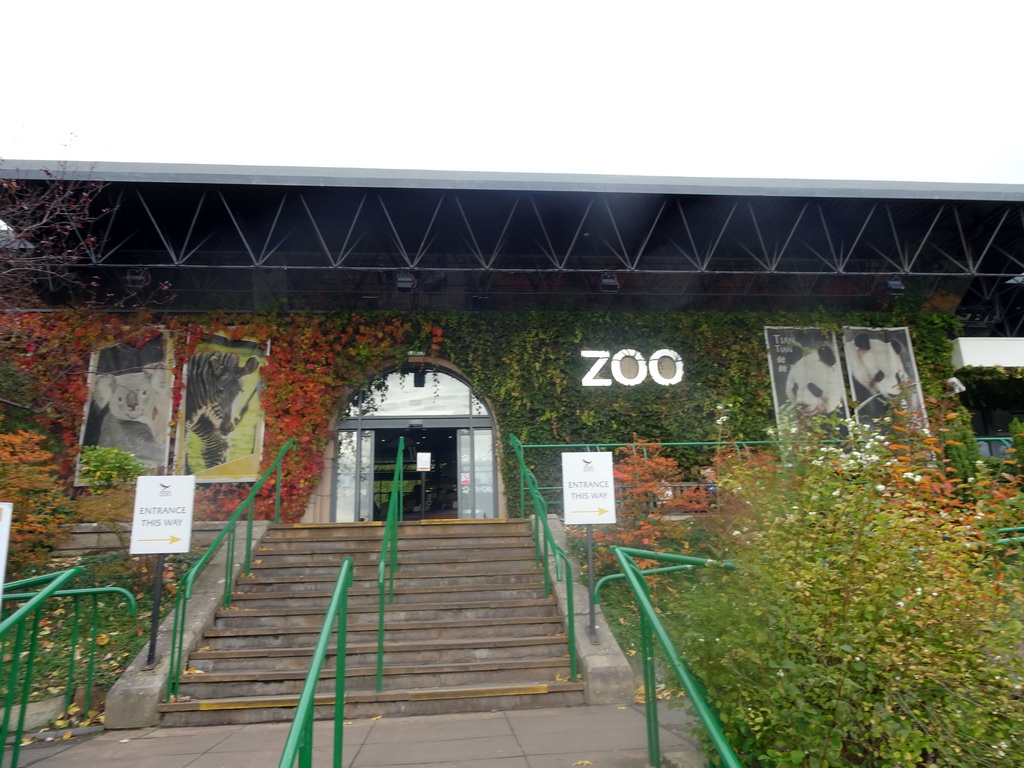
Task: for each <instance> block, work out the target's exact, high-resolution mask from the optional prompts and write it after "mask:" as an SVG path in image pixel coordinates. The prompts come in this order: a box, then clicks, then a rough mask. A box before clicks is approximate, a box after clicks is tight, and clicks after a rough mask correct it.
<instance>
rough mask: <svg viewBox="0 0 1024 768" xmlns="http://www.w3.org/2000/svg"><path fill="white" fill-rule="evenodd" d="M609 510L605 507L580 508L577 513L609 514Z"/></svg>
mask: <svg viewBox="0 0 1024 768" xmlns="http://www.w3.org/2000/svg"><path fill="white" fill-rule="evenodd" d="M608 512H609V510H607V509H604V508H603V507H598V508H597V509H580V510H577V511H576V514H578V515H607V514H608Z"/></svg>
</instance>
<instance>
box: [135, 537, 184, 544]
mask: <svg viewBox="0 0 1024 768" xmlns="http://www.w3.org/2000/svg"><path fill="white" fill-rule="evenodd" d="M138 541H166V542H167V543H168V544H174V543H175V542H178V541H181V539H180V538H179V537H177V536H168V537H167V538H166V539H138Z"/></svg>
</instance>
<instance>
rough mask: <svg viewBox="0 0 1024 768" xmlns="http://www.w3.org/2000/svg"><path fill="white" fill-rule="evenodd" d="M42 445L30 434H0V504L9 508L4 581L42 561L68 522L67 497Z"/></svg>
mask: <svg viewBox="0 0 1024 768" xmlns="http://www.w3.org/2000/svg"><path fill="white" fill-rule="evenodd" d="M43 442H44V438H43V436H42V435H37V434H32V433H30V432H24V431H19V432H17V433H14V434H0V501H6V502H10V503H12V504H13V505H14V517H13V521H12V524H11V540H10V548H9V552H8V561H7V562H8V565H7V572H8V577H12V576H13V577H17V575H18V574H19V573H20V572H21V571H22V570H23V569H24V568H25V567H26V566H29V565H35V564H38V563H41V562H43V561H45V560H46V558H47V556H48V555H49V553H50V550H51V549H52V548H53V546H54V545H55V544H57V543H58V542H59V541H60V540H61V538H62V537H63V536H64V535H65V528H64V524H65V523H66V522H68V520H69V519H70V514H71V513H70V505H69V499H68V497H67V496H66V495H65V494H64V493H62V492H61V490H60V482H59V480H58V478H57V476H56V474H55V472H54V470H53V467H54V461H53V454H52V453H51V452H50V451H48V450H46V448H45V447H44V446H43Z"/></svg>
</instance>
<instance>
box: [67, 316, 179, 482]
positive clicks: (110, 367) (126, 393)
mask: <svg viewBox="0 0 1024 768" xmlns="http://www.w3.org/2000/svg"><path fill="white" fill-rule="evenodd" d="M172 379H173V365H172V357H171V340H170V338H169V337H168V336H167V334H165V333H163V332H162V331H156V332H155V333H154V335H153V337H152V338H151V339H150V340H149V341H148V342H146V343H145V344H143V345H142V346H139V347H136V346H134V345H131V344H114V345H113V346H110V347H105V348H103V349H100V350H97V351H96V352H94V353H93V355H92V360H91V361H90V365H89V379H88V381H89V398H88V400H87V401H86V406H85V419H84V421H83V423H82V436H81V444H82V446H83V447H84V446H92V445H96V446H102V447H105V448H112V447H117V448H123V449H124V450H126V451H128V452H129V453H132V454H134V455H135V458H137V459H138V460H139V461H141V462H142V463H143V464H145V465H146V466H147V467H149V468H157V467H166V466H167V461H168V452H169V444H170V423H171V384H172ZM75 482H76V484H77V485H84V483H82V482H81V481H80V480H79V479H78V478H76V480H75Z"/></svg>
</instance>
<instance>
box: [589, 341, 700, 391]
mask: <svg viewBox="0 0 1024 768" xmlns="http://www.w3.org/2000/svg"><path fill="white" fill-rule="evenodd" d="M580 356H582V357H584V358H588V359H592V360H594V361H595V362H594V363H593V365H591V367H590V370H589V371H587V373H586V375H585V376H584V377H583V386H584V387H610V386H611V385H612V381H613V380H614V381H617V382H618V383H619V384H621V385H622V386H624V387H635V386H636V385H637V384H639V383H640V382H642V381H644V380H645V379H646V378H647V376H648V375H650V377H651V379H653V380H654V381H655V382H657V383H658V384H661V385H662V386H663V387H670V386H672V385H673V384H678V383H679V382H680V381H682V380H683V359H682V358H681V357H680V356H679V353H678V352H676V351H675V350H671V349H659V350H658V351H657V352H655V353H654V354H652V355H651V356H650V357H649V358H647V359H644V356H643V355H642V354H641V353H640V352H637V351H636V350H635V349H620V350H619V351H618V352H616V353H615V354H614V355H613V354H611V353H610V352H605V351H603V350H601V351H599V350H589V349H584V350H582V351H580ZM609 361H611V364H610V365H608V363H609ZM605 365H608V367H609V370H610V372H611V378H610V379H609V378H606V377H604V376H602V375H601V374H602V372H603V371H604V367H605Z"/></svg>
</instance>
